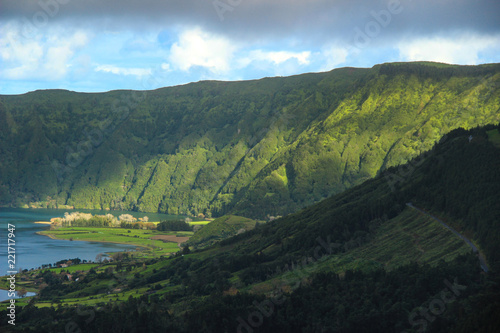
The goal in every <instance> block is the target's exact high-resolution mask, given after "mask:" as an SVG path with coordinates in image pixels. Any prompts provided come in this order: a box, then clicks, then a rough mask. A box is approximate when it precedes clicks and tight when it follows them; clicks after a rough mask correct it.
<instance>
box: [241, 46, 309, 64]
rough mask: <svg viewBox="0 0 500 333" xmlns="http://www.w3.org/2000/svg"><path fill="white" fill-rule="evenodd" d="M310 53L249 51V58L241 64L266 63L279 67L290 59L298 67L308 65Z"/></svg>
mask: <svg viewBox="0 0 500 333" xmlns="http://www.w3.org/2000/svg"><path fill="white" fill-rule="evenodd" d="M310 56H311V52H310V51H303V52H291V51H262V50H255V51H251V52H250V54H249V56H248V57H246V58H243V59H242V61H241V63H242V64H244V65H248V64H249V63H251V62H252V61H268V62H272V63H273V64H275V65H280V64H282V63H284V62H286V61H288V60H290V59H295V60H296V61H297V62H298V64H299V65H308V64H309V63H310V60H309V57H310Z"/></svg>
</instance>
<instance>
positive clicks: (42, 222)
mask: <svg viewBox="0 0 500 333" xmlns="http://www.w3.org/2000/svg"><path fill="white" fill-rule="evenodd" d="M33 223H36V224H52V222H47V221H37V222H33Z"/></svg>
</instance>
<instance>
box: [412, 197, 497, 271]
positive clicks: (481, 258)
mask: <svg viewBox="0 0 500 333" xmlns="http://www.w3.org/2000/svg"><path fill="white" fill-rule="evenodd" d="M406 205H407V206H408V207H411V208H413V209H416V210H418V211H419V212H421V213H422V214H425V215H427V216H429V217H431V218H433V219H434V220H436V221H438V222H439V223H441V224H442V225H443V226H444V227H445V228H447V229H448V230H450V231H451V232H453V233H454V234H455V235H457V236H458V237H460V238H461V239H462V240H463V241H464V242H465V243H466V244H467V245H469V246H470V247H471V249H472V252H474V253H476V254H477V255H478V257H479V263H480V265H481V269H482V270H483V271H485V272H488V265H487V264H486V259H485V257H484V254H482V253H481V251H479V250H478V249H477V247H476V246H475V245H474V244H473V243H472V242H471V241H470V240H469V239H468V238H467V237H465V236H464V235H462V234H461V233H459V232H458V231H456V230H455V229H453V228H452V227H450V226H449V225H447V224H446V223H444V222H443V221H442V220H440V219H438V218H437V217H435V216H434V215H431V214H429V213H427V212H426V211H425V210H423V209H420V208H418V207H415V206H413V204H412V203H411V202H408V203H407V204H406Z"/></svg>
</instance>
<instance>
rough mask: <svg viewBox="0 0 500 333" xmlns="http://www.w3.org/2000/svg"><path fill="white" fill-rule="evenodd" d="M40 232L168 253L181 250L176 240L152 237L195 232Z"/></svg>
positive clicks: (72, 229) (71, 229)
mask: <svg viewBox="0 0 500 333" xmlns="http://www.w3.org/2000/svg"><path fill="white" fill-rule="evenodd" d="M39 234H40V235H45V236H49V237H52V238H55V239H61V240H67V241H89V242H108V243H119V244H128V245H135V246H137V247H142V248H145V249H148V250H153V251H154V252H155V253H156V254H168V253H173V252H177V251H178V250H179V246H178V244H177V243H174V242H163V241H161V240H154V239H151V237H153V236H157V235H173V236H178V237H191V236H192V235H193V232H191V231H179V232H174V231H170V232H158V231H154V230H141V229H123V228H93V227H69V228H60V229H57V230H47V231H41V232H39Z"/></svg>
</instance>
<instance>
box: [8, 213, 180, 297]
mask: <svg viewBox="0 0 500 333" xmlns="http://www.w3.org/2000/svg"><path fill="white" fill-rule="evenodd" d="M72 211H79V212H85V213H92V214H94V215H95V214H100V215H101V214H108V213H109V214H113V215H114V216H119V215H121V214H125V213H126V214H131V215H133V216H134V217H143V216H148V217H149V221H163V220H172V219H179V218H183V216H175V215H166V214H155V213H137V212H121V211H99V210H88V209H77V210H68V209H17V208H0V276H4V275H7V271H9V270H10V269H8V261H7V255H8V253H7V244H8V230H7V226H8V224H9V223H10V224H13V225H15V238H13V239H14V240H15V241H16V242H15V255H16V263H15V269H14V270H15V271H18V270H19V269H31V268H38V267H40V266H41V265H42V264H54V263H55V262H57V261H59V260H63V259H73V258H80V259H81V260H95V258H96V256H97V255H98V254H99V253H106V252H116V251H125V250H133V249H135V247H134V246H131V245H123V244H112V243H97V242H84V241H66V240H56V239H51V238H49V237H47V236H41V235H37V234H36V232H37V231H42V230H46V229H48V228H50V226H49V225H45V224H36V223H33V222H35V221H49V220H50V219H51V218H53V217H62V216H63V215H64V213H65V212H72ZM4 294H5V295H4ZM2 296H4V297H5V298H2ZM5 299H7V294H6V292H5V293H3V292H0V301H2V300H5Z"/></svg>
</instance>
